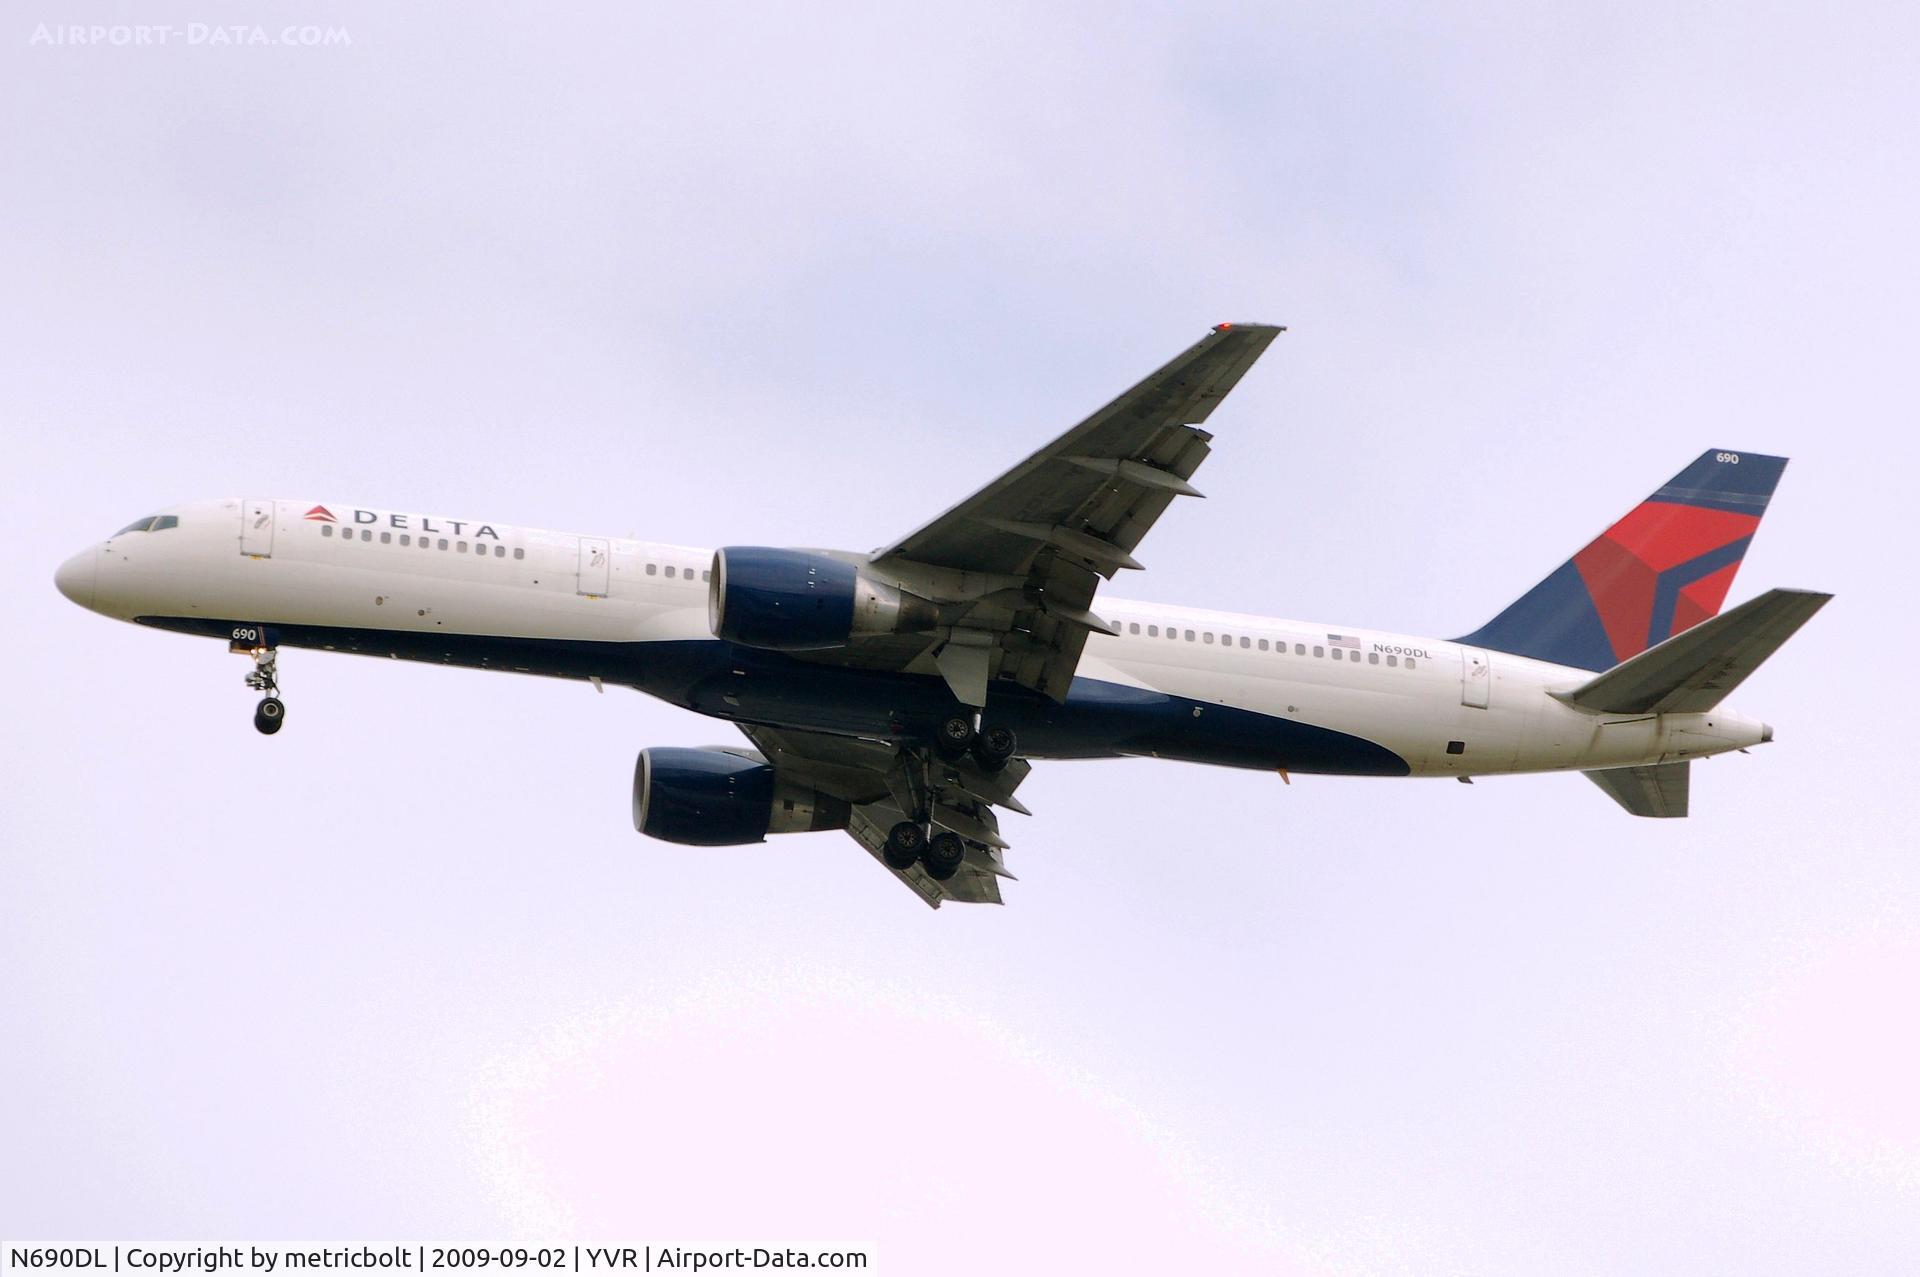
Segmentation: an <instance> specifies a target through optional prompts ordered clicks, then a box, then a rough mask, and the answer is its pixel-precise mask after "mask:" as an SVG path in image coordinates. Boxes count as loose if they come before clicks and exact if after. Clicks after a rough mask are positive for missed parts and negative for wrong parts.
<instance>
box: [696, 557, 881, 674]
mask: <svg viewBox="0 0 1920 1277" xmlns="http://www.w3.org/2000/svg"><path fill="white" fill-rule="evenodd" d="M858 578H859V572H858V570H857V569H855V567H854V566H853V564H851V563H847V562H844V561H842V560H840V559H833V558H828V557H827V556H826V555H824V554H813V553H810V552H808V551H806V550H777V549H772V548H770V547H767V546H760V545H730V546H728V547H727V548H726V549H724V550H720V551H718V552H716V553H715V554H714V556H713V581H712V585H711V588H710V590H709V592H708V594H707V619H708V620H709V621H711V622H712V624H713V632H714V635H715V637H717V638H723V639H726V640H728V641H729V642H733V643H742V644H745V645H746V646H748V647H761V648H771V649H773V650H775V651H781V652H809V651H819V650H821V649H824V648H833V647H844V646H846V642H847V640H848V639H849V638H851V637H852V636H853V600H854V594H855V591H856V587H857V585H858Z"/></svg>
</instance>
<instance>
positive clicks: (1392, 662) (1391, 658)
mask: <svg viewBox="0 0 1920 1277" xmlns="http://www.w3.org/2000/svg"><path fill="white" fill-rule="evenodd" d="M1398 664H1400V658H1399V657H1397V656H1395V655H1393V654H1392V653H1388V654H1387V668H1388V669H1392V668H1393V667H1394V666H1396V665H1398Z"/></svg>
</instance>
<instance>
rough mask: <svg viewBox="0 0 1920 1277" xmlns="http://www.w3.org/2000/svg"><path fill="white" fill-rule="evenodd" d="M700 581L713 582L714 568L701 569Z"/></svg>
mask: <svg viewBox="0 0 1920 1277" xmlns="http://www.w3.org/2000/svg"><path fill="white" fill-rule="evenodd" d="M700 579H701V580H702V581H711V580H712V579H713V569H712V568H702V569H700Z"/></svg>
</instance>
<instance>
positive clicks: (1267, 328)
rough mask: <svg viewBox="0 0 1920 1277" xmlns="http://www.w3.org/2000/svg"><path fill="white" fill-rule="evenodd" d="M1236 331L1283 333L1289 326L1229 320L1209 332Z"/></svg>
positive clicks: (1216, 325)
mask: <svg viewBox="0 0 1920 1277" xmlns="http://www.w3.org/2000/svg"><path fill="white" fill-rule="evenodd" d="M1234 330H1239V331H1243V332H1256V333H1283V332H1285V331H1287V326H1286V325H1285V324H1252V323H1243V322H1241V321H1240V320H1237V319H1236V320H1228V321H1227V322H1225V323H1219V324H1215V325H1214V326H1213V327H1212V328H1211V329H1209V330H1208V331H1209V332H1216V333H1224V332H1230V331H1234Z"/></svg>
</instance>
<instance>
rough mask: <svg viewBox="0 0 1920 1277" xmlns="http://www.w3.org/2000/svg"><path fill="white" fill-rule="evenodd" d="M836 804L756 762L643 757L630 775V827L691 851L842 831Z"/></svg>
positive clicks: (693, 753)
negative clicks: (771, 837) (770, 837)
mask: <svg viewBox="0 0 1920 1277" xmlns="http://www.w3.org/2000/svg"><path fill="white" fill-rule="evenodd" d="M852 814H853V812H852V808H851V806H850V805H849V804H848V803H847V802H846V801H845V800H843V799H839V798H835V797H833V796H832V795H831V794H823V793H820V792H819V791H818V790H815V789H812V788H810V787H808V786H805V785H800V784H795V783H794V782H792V781H790V780H788V779H787V778H785V777H783V776H781V775H780V774H779V772H778V771H777V770H776V769H775V768H774V766H773V765H772V764H771V763H769V762H767V761H766V760H765V759H763V758H761V757H760V756H759V755H757V754H748V753H744V752H743V753H738V754H736V753H733V752H732V751H730V750H725V749H675V748H661V749H643V750H641V751H640V757H639V760H638V761H637V762H635V763H634V767H633V827H634V828H635V829H637V830H639V831H640V832H641V833H643V834H645V835H647V837H649V838H659V839H661V840H663V841H665V842H677V843H684V844H686V845H688V846H693V847H736V846H740V845H742V844H745V843H755V842H764V841H766V837H767V835H768V834H795V833H809V832H812V831H814V830H820V829H845V828H846V827H847V821H848V819H849V818H850V817H851V816H852Z"/></svg>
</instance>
